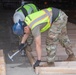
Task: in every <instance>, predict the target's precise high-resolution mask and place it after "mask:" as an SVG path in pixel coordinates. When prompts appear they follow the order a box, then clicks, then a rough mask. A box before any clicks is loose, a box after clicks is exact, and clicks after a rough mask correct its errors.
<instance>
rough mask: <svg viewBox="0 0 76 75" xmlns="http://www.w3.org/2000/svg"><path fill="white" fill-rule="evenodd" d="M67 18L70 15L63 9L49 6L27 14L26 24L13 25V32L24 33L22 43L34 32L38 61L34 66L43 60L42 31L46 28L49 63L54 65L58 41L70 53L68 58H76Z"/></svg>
mask: <svg viewBox="0 0 76 75" xmlns="http://www.w3.org/2000/svg"><path fill="white" fill-rule="evenodd" d="M67 18H68V16H67V15H66V14H65V13H64V12H63V11H62V10H60V9H57V8H53V7H49V8H46V9H43V10H40V11H38V12H35V13H33V14H30V15H28V16H26V18H25V22H24V24H21V25H20V24H19V25H18V24H17V25H14V26H13V32H14V33H15V34H20V33H21V34H22V35H23V34H24V36H25V38H23V39H22V43H25V41H26V39H27V38H28V36H29V34H30V33H31V32H32V35H33V36H34V39H35V44H36V51H37V61H36V62H35V64H34V68H35V67H37V66H39V64H40V62H41V54H42V48H41V33H42V32H45V31H46V30H48V33H47V39H46V51H47V64H48V65H51V66H52V65H54V61H55V57H56V46H57V42H58V41H59V42H60V44H61V45H62V46H63V47H64V48H65V51H66V53H67V55H68V58H67V60H76V59H75V55H74V53H73V51H72V46H71V43H70V40H69V38H68V35H67V28H66V24H67ZM18 27H20V29H18ZM21 27H22V28H21ZM16 32H17V33H16Z"/></svg>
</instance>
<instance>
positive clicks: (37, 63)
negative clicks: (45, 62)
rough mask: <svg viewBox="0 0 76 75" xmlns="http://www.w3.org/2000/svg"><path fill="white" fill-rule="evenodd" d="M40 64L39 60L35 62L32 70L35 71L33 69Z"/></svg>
mask: <svg viewBox="0 0 76 75" xmlns="http://www.w3.org/2000/svg"><path fill="white" fill-rule="evenodd" d="M40 62H41V60H37V61H36V62H35V64H34V65H33V68H34V69H35V67H37V66H39V64H40Z"/></svg>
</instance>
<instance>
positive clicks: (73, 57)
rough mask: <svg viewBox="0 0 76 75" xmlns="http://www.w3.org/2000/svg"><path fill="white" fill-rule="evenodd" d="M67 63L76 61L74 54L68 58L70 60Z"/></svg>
mask: <svg viewBox="0 0 76 75" xmlns="http://www.w3.org/2000/svg"><path fill="white" fill-rule="evenodd" d="M66 61H76V57H75V55H74V54H70V55H69V56H68V58H67V59H66Z"/></svg>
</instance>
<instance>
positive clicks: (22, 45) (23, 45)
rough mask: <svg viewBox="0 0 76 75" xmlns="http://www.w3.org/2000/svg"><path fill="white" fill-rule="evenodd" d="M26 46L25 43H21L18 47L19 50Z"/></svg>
mask: <svg viewBox="0 0 76 75" xmlns="http://www.w3.org/2000/svg"><path fill="white" fill-rule="evenodd" d="M26 46H27V43H25V44H24V43H21V44H20V45H19V47H18V49H19V50H23V49H24V48H25V47H26Z"/></svg>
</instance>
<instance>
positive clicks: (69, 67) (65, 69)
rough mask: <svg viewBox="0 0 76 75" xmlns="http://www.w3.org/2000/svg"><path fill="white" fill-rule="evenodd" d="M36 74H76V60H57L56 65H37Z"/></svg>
mask: <svg viewBox="0 0 76 75" xmlns="http://www.w3.org/2000/svg"><path fill="white" fill-rule="evenodd" d="M35 72H36V74H39V75H44V74H46V75H48V74H60V73H61V74H76V62H75V61H69V62H67V61H66V62H55V66H54V67H51V66H49V67H36V69H35Z"/></svg>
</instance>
